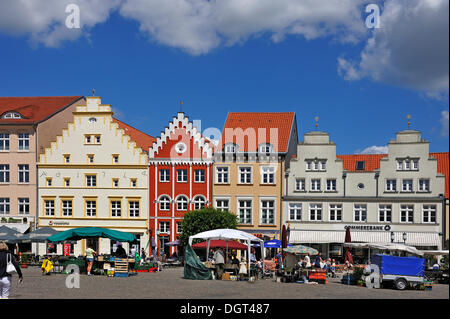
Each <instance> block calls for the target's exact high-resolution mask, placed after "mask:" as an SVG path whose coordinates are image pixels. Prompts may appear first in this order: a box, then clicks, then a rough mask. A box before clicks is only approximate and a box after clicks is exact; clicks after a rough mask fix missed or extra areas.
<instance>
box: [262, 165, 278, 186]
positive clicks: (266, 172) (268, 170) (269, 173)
mask: <svg viewBox="0 0 450 319" xmlns="http://www.w3.org/2000/svg"><path fill="white" fill-rule="evenodd" d="M265 179H266V180H267V181H265ZM270 179H272V182H271V181H270ZM275 183H276V180H275V167H274V166H261V184H263V185H275Z"/></svg>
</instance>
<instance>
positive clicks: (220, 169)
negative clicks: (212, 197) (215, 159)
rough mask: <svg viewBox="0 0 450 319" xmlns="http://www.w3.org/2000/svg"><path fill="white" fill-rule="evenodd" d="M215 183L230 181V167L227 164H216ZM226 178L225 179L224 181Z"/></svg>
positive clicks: (227, 182)
mask: <svg viewBox="0 0 450 319" xmlns="http://www.w3.org/2000/svg"><path fill="white" fill-rule="evenodd" d="M215 173H216V176H215V177H216V180H215V182H216V184H229V183H230V167H229V166H216V169H215ZM225 179H226V181H225Z"/></svg>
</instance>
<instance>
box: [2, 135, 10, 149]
mask: <svg viewBox="0 0 450 319" xmlns="http://www.w3.org/2000/svg"><path fill="white" fill-rule="evenodd" d="M9 145H10V141H9V133H0V151H5V152H6V151H9Z"/></svg>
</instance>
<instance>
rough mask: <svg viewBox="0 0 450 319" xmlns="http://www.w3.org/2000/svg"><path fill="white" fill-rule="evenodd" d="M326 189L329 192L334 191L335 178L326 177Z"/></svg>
mask: <svg viewBox="0 0 450 319" xmlns="http://www.w3.org/2000/svg"><path fill="white" fill-rule="evenodd" d="M327 191H329V192H334V191H336V180H335V179H327Z"/></svg>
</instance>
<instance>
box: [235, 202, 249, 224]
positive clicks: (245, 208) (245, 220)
mask: <svg viewBox="0 0 450 319" xmlns="http://www.w3.org/2000/svg"><path fill="white" fill-rule="evenodd" d="M241 202H245V203H246V204H245V205H244V206H241ZM248 202H250V206H247V203H248ZM241 210H242V211H241ZM242 213H244V216H243V217H244V218H241V217H242ZM248 213H250V217H248V215H249V214H248ZM237 218H238V223H239V224H241V225H251V224H253V198H244V197H239V198H237Z"/></svg>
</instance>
